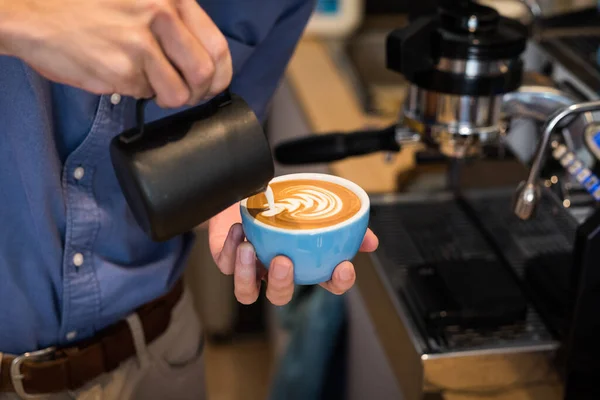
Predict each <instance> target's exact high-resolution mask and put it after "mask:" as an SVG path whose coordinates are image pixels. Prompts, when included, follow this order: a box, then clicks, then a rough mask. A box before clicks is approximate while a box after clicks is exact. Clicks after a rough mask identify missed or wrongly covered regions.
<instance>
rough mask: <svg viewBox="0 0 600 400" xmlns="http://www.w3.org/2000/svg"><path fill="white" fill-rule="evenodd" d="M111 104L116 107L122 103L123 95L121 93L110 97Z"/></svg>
mask: <svg viewBox="0 0 600 400" xmlns="http://www.w3.org/2000/svg"><path fill="white" fill-rule="evenodd" d="M110 102H111V103H112V104H113V105H115V106H116V105H117V104H119V103H120V102H121V95H120V94H119V93H113V94H112V96H110Z"/></svg>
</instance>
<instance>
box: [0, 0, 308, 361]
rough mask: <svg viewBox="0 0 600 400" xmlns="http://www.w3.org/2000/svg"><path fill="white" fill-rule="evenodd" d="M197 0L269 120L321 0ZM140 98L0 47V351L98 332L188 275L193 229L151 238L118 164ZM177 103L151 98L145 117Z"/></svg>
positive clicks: (243, 89) (241, 88)
mask: <svg viewBox="0 0 600 400" xmlns="http://www.w3.org/2000/svg"><path fill="white" fill-rule="evenodd" d="M199 3H200V4H201V6H202V7H203V8H204V9H205V11H207V13H208V14H209V15H210V16H211V17H212V18H213V20H214V21H215V22H216V23H217V25H218V26H219V27H220V29H221V30H222V31H223V33H224V34H225V36H226V37H227V39H228V41H229V46H230V50H231V53H232V57H233V65H234V79H233V82H232V86H231V89H232V91H233V92H235V93H237V94H239V95H240V96H242V97H243V98H245V100H246V101H247V102H248V103H249V104H250V106H251V107H252V108H253V109H254V111H255V112H256V113H257V114H258V115H259V116H260V117H261V118H264V116H265V110H266V107H267V105H268V102H269V99H270V98H271V96H272V94H273V92H274V90H275V88H276V86H277V84H278V82H279V80H280V78H281V77H282V75H283V72H284V70H285V67H286V64H287V62H288V60H289V58H290V57H291V55H292V53H293V50H294V47H295V44H296V43H297V40H298V39H299V37H300V35H301V33H302V30H303V28H304V26H305V24H306V21H307V20H308V18H309V16H310V13H311V11H312V7H313V5H314V4H313V2H311V1H307V0H261V1H257V0H201V1H199ZM134 103H135V102H134V100H133V99H131V98H125V97H124V98H123V99H122V100H121V101H120V102H119V103H118V104H116V105H115V104H112V102H111V96H109V95H107V96H95V95H91V94H89V93H86V92H83V91H81V90H78V89H75V88H71V87H67V86H64V85H59V84H55V83H51V82H48V81H47V80H45V79H43V78H42V77H40V76H39V75H38V74H37V73H36V72H34V71H33V70H32V69H31V68H29V67H28V66H26V65H25V64H23V63H22V62H21V61H20V60H17V59H14V58H10V57H1V56H0V224H1V227H0V352H6V353H12V354H19V353H23V352H25V351H30V350H35V349H39V348H44V347H47V346H51V345H58V346H65V345H69V343H72V342H75V341H78V340H81V339H84V338H88V337H90V336H93V335H94V334H95V333H96V332H98V330H100V329H102V328H104V327H106V326H108V325H110V324H113V323H114V322H116V321H117V320H119V319H121V318H123V317H124V316H125V315H127V314H128V313H130V312H131V311H132V310H134V309H135V308H137V307H138V306H140V305H142V304H144V303H146V302H148V301H151V300H152V299H154V298H156V297H157V296H159V295H161V294H163V293H165V292H166V291H168V289H169V288H170V286H171V285H172V284H173V283H174V282H175V281H176V280H177V279H178V278H179V277H180V275H181V273H182V268H183V266H184V264H185V261H186V255H187V252H188V250H189V249H190V246H191V244H192V236H191V234H190V235H188V236H183V237H178V238H175V239H173V240H170V241H168V242H165V243H155V242H152V241H151V240H150V239H149V238H148V237H147V236H146V235H145V234H144V233H143V232H142V231H141V229H140V228H139V227H138V226H137V224H136V223H135V221H134V219H133V217H132V214H131V212H130V210H129V209H128V206H127V204H126V202H125V200H124V198H123V195H122V192H121V190H120V188H119V185H118V183H117V181H116V178H115V175H114V172H113V168H112V164H111V162H110V157H109V143H110V141H111V139H112V138H113V137H114V136H116V135H117V134H119V133H120V132H121V131H122V130H124V129H126V128H129V127H130V126H132V124H133V122H134V117H135V116H134V112H135V110H134ZM174 111H175V110H162V109H160V108H159V107H157V106H156V105H155V104H151V105H149V107H148V108H147V118H148V119H149V120H153V119H157V118H160V117H163V116H165V115H167V114H169V113H173V112H174ZM199 206H201V205H199Z"/></svg>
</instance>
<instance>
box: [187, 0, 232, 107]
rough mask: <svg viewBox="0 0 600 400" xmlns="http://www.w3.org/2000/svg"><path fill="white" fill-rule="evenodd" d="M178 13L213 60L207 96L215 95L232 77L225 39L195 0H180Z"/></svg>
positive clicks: (227, 84)
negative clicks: (213, 68) (212, 74)
mask: <svg viewBox="0 0 600 400" xmlns="http://www.w3.org/2000/svg"><path fill="white" fill-rule="evenodd" d="M179 14H180V16H181V19H182V20H183V22H184V23H185V24H186V26H187V27H188V29H189V30H190V32H192V34H193V35H194V36H195V37H196V38H197V39H198V41H199V42H200V43H201V44H202V46H203V47H204V48H205V49H206V51H207V52H208V54H209V55H210V57H211V58H212V60H213V63H214V66H215V74H214V76H213V78H212V82H211V86H210V88H209V93H208V96H215V95H217V94H219V93H221V92H222V91H224V90H225V89H226V88H227V87H228V86H229V84H230V83H231V79H232V74H233V65H232V61H231V53H230V51H229V45H228V43H227V40H226V39H225V36H223V34H222V33H221V31H220V30H219V28H218V27H217V26H216V25H215V23H214V22H213V21H212V19H211V18H210V17H209V16H208V14H206V12H205V11H204V10H202V8H201V7H200V6H199V5H198V3H197V2H196V0H183V1H181V2H180V4H179Z"/></svg>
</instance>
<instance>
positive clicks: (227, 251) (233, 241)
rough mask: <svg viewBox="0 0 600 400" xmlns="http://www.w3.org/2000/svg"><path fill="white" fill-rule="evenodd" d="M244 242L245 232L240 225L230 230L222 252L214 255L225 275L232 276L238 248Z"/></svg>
mask: <svg viewBox="0 0 600 400" xmlns="http://www.w3.org/2000/svg"><path fill="white" fill-rule="evenodd" d="M243 241H244V231H243V229H242V226H241V225H240V224H235V225H233V226H232V227H231V229H230V230H229V234H228V235H227V239H225V243H224V244H223V248H222V249H221V251H220V252H219V253H217V254H215V255H214V259H215V262H216V263H217V266H218V267H219V269H220V270H221V272H222V273H224V274H225V275H231V274H233V273H234V270H235V259H236V252H237V251H238V247H239V246H240V244H241V243H242V242H243Z"/></svg>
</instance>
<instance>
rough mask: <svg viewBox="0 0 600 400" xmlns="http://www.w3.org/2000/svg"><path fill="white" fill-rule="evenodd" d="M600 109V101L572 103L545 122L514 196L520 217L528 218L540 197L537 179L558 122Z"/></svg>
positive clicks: (516, 210) (516, 211)
mask: <svg viewBox="0 0 600 400" xmlns="http://www.w3.org/2000/svg"><path fill="white" fill-rule="evenodd" d="M598 110H600V101H590V102H585V103H579V104H573V105H571V106H569V107H567V108H565V109H563V110H560V111H558V112H556V113H555V114H554V115H553V116H552V117H551V118H550V119H549V120H548V122H547V123H546V125H545V126H544V129H543V133H542V137H541V139H540V141H539V145H538V149H537V152H536V155H535V158H534V160H533V164H532V166H531V169H530V171H529V176H528V177H527V180H526V181H525V182H523V183H522V184H521V185H520V187H519V188H518V189H517V194H516V198H515V205H514V212H515V215H517V216H518V217H519V218H521V219H524V220H526V219H529V218H531V216H532V215H533V213H534V211H535V207H536V205H537V203H538V201H539V198H540V192H539V189H538V186H537V185H538V180H539V178H540V172H541V169H542V167H543V165H544V160H545V158H546V152H547V150H548V145H549V143H550V136H551V135H552V133H553V132H554V131H555V129H556V128H557V127H559V124H560V123H561V122H562V121H563V120H564V119H565V118H567V117H570V116H573V115H577V114H581V113H585V112H591V111H598Z"/></svg>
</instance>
